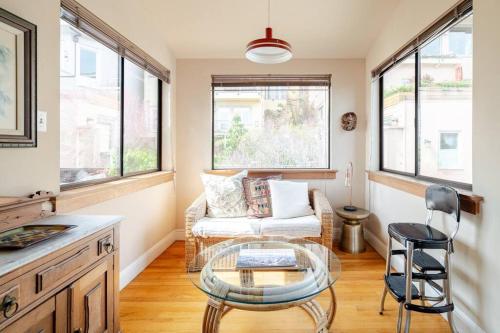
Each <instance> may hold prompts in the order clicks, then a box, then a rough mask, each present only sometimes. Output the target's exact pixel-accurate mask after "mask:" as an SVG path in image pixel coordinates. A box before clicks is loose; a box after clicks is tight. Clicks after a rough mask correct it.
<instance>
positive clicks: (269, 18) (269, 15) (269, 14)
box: [267, 0, 271, 27]
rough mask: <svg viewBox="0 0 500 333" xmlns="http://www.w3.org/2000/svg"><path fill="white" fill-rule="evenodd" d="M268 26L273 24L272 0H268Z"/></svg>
mask: <svg viewBox="0 0 500 333" xmlns="http://www.w3.org/2000/svg"><path fill="white" fill-rule="evenodd" d="M267 26H268V27H270V26H271V0H267Z"/></svg>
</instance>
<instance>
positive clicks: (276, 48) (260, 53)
mask: <svg viewBox="0 0 500 333" xmlns="http://www.w3.org/2000/svg"><path fill="white" fill-rule="evenodd" d="M245 57H246V58H247V59H248V60H250V61H253V62H256V63H259V64H279V63H282V62H286V61H288V60H290V59H292V46H291V45H290V44H289V43H287V42H286V41H284V40H282V39H278V38H274V37H273V29H272V28H271V0H268V2H267V28H266V37H265V38H260V39H256V40H253V41H251V42H250V43H248V44H247V49H246V52H245Z"/></svg>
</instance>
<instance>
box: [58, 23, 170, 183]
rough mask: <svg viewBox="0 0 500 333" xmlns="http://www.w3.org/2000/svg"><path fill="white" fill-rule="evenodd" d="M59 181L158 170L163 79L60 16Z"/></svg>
mask: <svg viewBox="0 0 500 333" xmlns="http://www.w3.org/2000/svg"><path fill="white" fill-rule="evenodd" d="M60 39H61V50H60V53H61V68H60V128H61V130H60V182H61V185H62V186H74V185H81V184H87V183H95V182H101V181H106V180H110V179H115V178H117V177H121V176H127V175H131V174H137V173H143V172H150V171H156V170H159V169H160V165H159V164H160V157H159V155H160V120H161V118H160V113H161V97H160V96H161V80H159V79H158V77H156V76H154V75H152V74H150V73H149V72H146V71H145V70H144V69H142V68H140V67H138V66H137V65H135V64H134V63H132V62H130V61H129V60H127V59H125V58H124V57H123V56H120V55H119V54H118V53H116V52H115V51H113V50H111V49H110V48H108V47H107V46H105V45H104V44H102V43H101V42H100V41H97V40H96V39H94V38H93V37H91V36H89V35H88V34H86V33H84V32H82V31H80V30H79V29H77V28H75V27H74V26H72V25H70V24H69V23H67V22H66V21H64V20H61V35H60Z"/></svg>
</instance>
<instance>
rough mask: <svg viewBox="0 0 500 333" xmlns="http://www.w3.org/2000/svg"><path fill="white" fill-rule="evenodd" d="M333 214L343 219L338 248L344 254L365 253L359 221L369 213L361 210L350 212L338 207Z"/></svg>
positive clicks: (361, 226)
mask: <svg viewBox="0 0 500 333" xmlns="http://www.w3.org/2000/svg"><path fill="white" fill-rule="evenodd" d="M335 213H337V215H338V216H340V217H342V218H343V219H344V221H343V222H344V224H343V225H342V239H341V241H340V248H341V249H342V250H343V251H345V252H349V253H354V254H356V253H361V252H365V250H366V248H365V239H364V233H363V225H362V224H361V221H362V220H364V219H366V218H368V216H369V215H370V212H369V211H367V210H364V209H361V208H358V209H357V210H355V211H353V212H351V211H347V210H345V209H344V207H339V208H337V209H335Z"/></svg>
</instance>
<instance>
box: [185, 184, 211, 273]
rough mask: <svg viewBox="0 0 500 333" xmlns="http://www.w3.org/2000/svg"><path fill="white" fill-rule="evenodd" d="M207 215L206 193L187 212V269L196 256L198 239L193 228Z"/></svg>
mask: <svg viewBox="0 0 500 333" xmlns="http://www.w3.org/2000/svg"><path fill="white" fill-rule="evenodd" d="M206 213H207V200H206V198H205V193H203V194H201V195H200V196H199V197H198V198H196V200H195V201H194V202H193V203H192V204H191V206H189V207H188V208H187V209H186V211H185V223H186V226H185V232H186V239H185V247H186V257H185V258H186V268H187V267H188V265H189V263H190V262H191V261H192V260H193V258H194V256H195V254H196V239H195V237H194V235H193V226H194V225H195V224H196V222H197V221H198V220H200V219H201V218H202V217H204V216H205V215H206Z"/></svg>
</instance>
